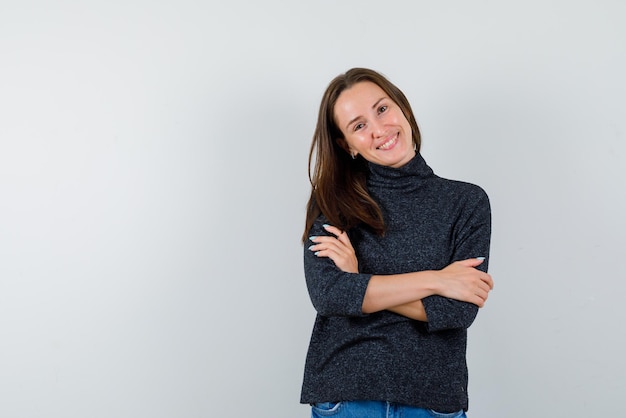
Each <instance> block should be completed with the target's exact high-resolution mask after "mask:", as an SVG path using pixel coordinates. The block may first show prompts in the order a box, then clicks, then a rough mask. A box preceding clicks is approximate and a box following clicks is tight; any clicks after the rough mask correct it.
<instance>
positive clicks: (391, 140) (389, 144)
mask: <svg viewBox="0 0 626 418" xmlns="http://www.w3.org/2000/svg"><path fill="white" fill-rule="evenodd" d="M397 140H398V134H395V135H394V136H393V137H391V138H389V139H388V140H387V141H385V143H384V144H382V145H379V146H377V147H376V149H379V150H383V151H384V150H388V149H389V148H391V147H392V146H393V145H394V144H395V143H396V141H397Z"/></svg>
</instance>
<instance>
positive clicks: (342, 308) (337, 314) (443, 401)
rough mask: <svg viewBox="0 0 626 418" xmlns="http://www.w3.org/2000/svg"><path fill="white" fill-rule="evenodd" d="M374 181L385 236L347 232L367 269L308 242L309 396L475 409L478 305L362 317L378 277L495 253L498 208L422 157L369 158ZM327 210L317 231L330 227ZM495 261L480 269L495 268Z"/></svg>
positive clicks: (434, 303) (437, 305)
mask: <svg viewBox="0 0 626 418" xmlns="http://www.w3.org/2000/svg"><path fill="white" fill-rule="evenodd" d="M367 187H368V190H369V192H370V195H371V196H372V197H373V198H374V199H375V200H376V201H377V202H378V204H379V205H380V207H381V209H382V211H383V216H384V219H385V225H386V232H385V235H384V236H383V237H380V236H378V235H375V234H374V233H372V232H370V231H369V230H368V229H367V228H360V227H357V228H354V229H352V230H350V231H348V234H349V236H350V239H351V242H352V245H353V246H354V248H355V250H356V254H357V258H358V260H359V270H360V272H359V273H346V272H343V271H341V270H339V269H338V268H337V267H336V266H335V264H334V262H333V261H332V260H331V259H329V258H322V257H319V258H318V257H316V256H315V255H314V254H313V253H312V252H311V251H309V250H308V249H307V247H308V245H305V249H304V271H305V276H306V283H307V287H308V290H309V294H310V297H311V301H312V303H313V306H314V307H315V309H316V310H317V317H316V319H315V325H314V328H313V333H312V336H311V341H310V345H309V350H308V354H307V360H306V365H305V371H304V383H303V386H302V394H301V402H302V403H316V402H337V401H348V400H378V401H389V402H397V403H403V404H407V405H413V406H418V407H421V408H429V409H434V410H436V411H440V412H453V411H458V410H460V409H465V410H467V407H468V399H467V366H466V361H465V350H466V343H467V328H468V327H469V326H470V325H471V324H472V322H473V321H474V318H475V317H476V313H477V311H478V308H477V307H476V306H475V305H472V304H469V303H465V302H459V301H456V300H453V299H448V298H444V297H441V296H430V297H427V298H425V299H423V300H422V302H423V304H424V307H425V309H426V315H427V317H428V323H425V322H420V321H416V320H412V319H409V318H406V317H403V316H401V315H397V314H394V313H392V312H389V311H381V312H376V313H373V314H369V315H367V314H363V312H362V311H361V306H362V303H363V297H364V295H365V289H366V288H367V284H368V282H369V279H370V277H371V275H373V274H379V275H386V274H397V273H408V272H413V271H423V270H440V269H442V268H444V267H445V266H447V265H449V264H450V263H452V262H454V261H458V260H464V259H468V258H474V257H481V256H482V257H488V255H489V241H490V236H491V212H490V206H489V200H488V198H487V195H486V194H485V192H484V191H483V190H482V189H481V188H480V187H478V186H475V185H472V184H469V183H463V182H459V181H453V180H446V179H443V178H440V177H438V176H436V175H435V174H434V173H433V171H432V170H431V168H430V167H429V166H428V165H427V164H426V162H425V161H424V159H423V158H422V156H421V155H420V154H417V155H416V157H415V158H413V159H412V160H411V161H410V162H409V163H407V164H406V165H405V166H403V167H401V168H398V169H395V168H391V167H384V166H378V165H375V164H369V174H368V181H367ZM324 223H327V221H326V219H325V218H324V217H323V216H321V217H320V218H319V219H318V220H317V221H316V222H315V224H314V225H313V227H312V229H311V231H310V234H311V235H325V234H327V233H326V232H325V230H324V228H323V227H322V225H323V224H324ZM487 265H488V258H487V260H485V262H483V263H482V264H481V265H480V266H479V267H478V268H479V269H480V270H482V271H487Z"/></svg>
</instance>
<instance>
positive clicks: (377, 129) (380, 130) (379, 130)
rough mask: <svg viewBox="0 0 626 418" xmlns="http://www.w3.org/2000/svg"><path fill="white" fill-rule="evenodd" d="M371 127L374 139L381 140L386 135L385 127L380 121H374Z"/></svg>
mask: <svg viewBox="0 0 626 418" xmlns="http://www.w3.org/2000/svg"><path fill="white" fill-rule="evenodd" d="M370 127H371V128H372V136H373V137H374V138H380V137H381V136H383V135H385V126H384V124H383V123H382V121H380V120H373V121H372V122H370Z"/></svg>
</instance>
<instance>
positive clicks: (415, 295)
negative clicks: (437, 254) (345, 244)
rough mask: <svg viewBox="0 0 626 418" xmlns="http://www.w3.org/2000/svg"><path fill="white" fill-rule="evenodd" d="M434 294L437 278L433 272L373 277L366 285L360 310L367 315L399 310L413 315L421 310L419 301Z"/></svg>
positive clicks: (435, 292)
mask: <svg viewBox="0 0 626 418" xmlns="http://www.w3.org/2000/svg"><path fill="white" fill-rule="evenodd" d="M434 294H437V278H436V275H435V272H433V271H419V272H412V273H404V274H393V275H388V276H381V275H374V276H372V277H371V279H370V281H369V283H368V285H367V289H366V291H365V297H364V298H363V306H362V310H363V313H366V314H367V313H373V312H378V311H382V310H390V311H393V309H398V308H399V309H400V310H402V311H404V312H409V311H410V312H413V313H415V311H416V310H419V309H420V306H421V310H423V305H422V303H421V302H420V301H421V299H423V298H425V297H428V296H431V295H434ZM413 304H417V305H418V306H413ZM397 313H400V312H397ZM400 314H401V315H404V314H403V313H400ZM405 316H407V315H405Z"/></svg>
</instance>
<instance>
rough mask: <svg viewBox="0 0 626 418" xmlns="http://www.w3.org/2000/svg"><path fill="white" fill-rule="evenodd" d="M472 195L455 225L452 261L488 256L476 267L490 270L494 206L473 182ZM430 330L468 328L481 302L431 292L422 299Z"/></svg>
mask: <svg viewBox="0 0 626 418" xmlns="http://www.w3.org/2000/svg"><path fill="white" fill-rule="evenodd" d="M472 187H473V192H472V193H471V196H472V197H473V198H471V199H468V202H467V203H466V204H465V205H464V207H463V209H462V211H461V215H460V216H459V217H458V219H457V222H456V224H455V226H454V250H453V254H452V259H451V260H450V262H451V263H452V262H455V261H460V260H465V259H469V258H475V257H485V261H484V262H483V263H482V264H481V265H479V266H478V267H477V268H478V269H479V270H481V271H484V272H487V267H488V265H489V247H490V241H491V207H490V204H489V198H488V197H487V194H486V193H485V192H484V191H483V190H482V189H481V188H479V187H478V186H472ZM422 303H423V304H424V309H425V310H426V316H427V317H428V329H429V331H431V332H433V331H442V330H446V329H453V328H469V327H470V325H471V324H472V323H473V322H474V319H475V318H476V315H477V314H478V309H479V308H478V306H476V305H474V304H471V303H467V302H461V301H458V300H454V299H449V298H445V297H442V296H429V297H427V298H424V299H423V300H422Z"/></svg>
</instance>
